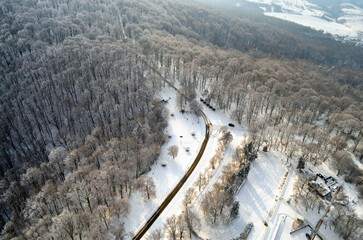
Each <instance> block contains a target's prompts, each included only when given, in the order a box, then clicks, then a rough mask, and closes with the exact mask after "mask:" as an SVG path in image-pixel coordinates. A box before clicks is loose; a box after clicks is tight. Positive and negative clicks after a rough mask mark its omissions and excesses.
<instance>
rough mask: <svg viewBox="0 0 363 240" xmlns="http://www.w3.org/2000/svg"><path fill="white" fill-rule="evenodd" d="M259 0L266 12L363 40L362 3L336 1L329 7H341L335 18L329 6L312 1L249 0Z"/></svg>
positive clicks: (266, 13) (258, 3) (332, 32)
mask: <svg viewBox="0 0 363 240" xmlns="http://www.w3.org/2000/svg"><path fill="white" fill-rule="evenodd" d="M246 1H248V2H253V3H256V4H257V5H258V6H260V9H262V10H263V12H264V14H265V15H267V16H271V17H276V18H280V19H283V20H286V21H290V22H294V23H297V24H300V25H303V26H307V27H311V28H313V29H315V30H322V31H324V32H325V33H330V34H332V35H337V36H340V37H344V38H346V39H351V40H354V39H355V40H358V41H360V42H363V39H362V35H363V9H362V8H361V7H362V6H359V3H358V2H357V3H355V5H354V4H351V3H342V4H340V5H338V4H339V3H336V2H332V3H331V4H330V6H329V7H328V8H329V9H330V8H332V6H333V5H334V8H339V9H340V13H339V16H338V17H336V18H334V17H333V14H331V13H330V12H329V11H330V10H328V9H327V8H325V11H323V10H322V9H323V8H322V7H321V6H319V5H317V4H314V1H309V0H246Z"/></svg>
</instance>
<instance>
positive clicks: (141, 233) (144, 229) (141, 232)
mask: <svg viewBox="0 0 363 240" xmlns="http://www.w3.org/2000/svg"><path fill="white" fill-rule="evenodd" d="M149 67H150V68H151V69H152V70H154V71H155V72H156V73H157V74H158V75H159V76H160V77H161V78H162V79H163V80H164V81H165V82H166V83H167V84H168V85H169V86H170V87H171V88H173V89H174V90H175V91H177V92H179V93H180V91H179V89H177V88H176V87H174V86H173V85H172V84H171V83H170V82H169V81H168V80H166V79H165V78H164V77H163V76H162V75H161V74H160V72H159V71H157V70H156V69H154V68H153V67H151V66H149ZM188 100H189V99H188ZM200 113H201V115H202V117H203V120H204V122H205V130H206V131H205V136H204V141H203V143H202V146H201V148H200V150H199V153H198V155H197V157H196V158H195V160H194V162H193V164H192V165H191V167H190V168H189V169H188V171H187V172H186V174H185V175H184V177H183V178H182V179H181V180H180V182H179V183H178V184H177V185H176V186H175V188H174V189H173V190H172V191H171V192H170V193H169V195H168V196H167V197H166V198H165V200H164V201H163V202H162V204H161V205H160V207H159V208H158V209H157V210H156V211H155V212H154V214H153V215H152V216H151V217H150V219H149V220H148V221H147V222H146V224H145V225H144V226H143V227H142V228H141V229H140V230H139V232H138V233H137V234H136V235H135V237H134V238H133V239H134V240H139V239H141V238H142V237H143V236H144V234H145V233H146V232H147V231H148V230H149V228H150V227H151V225H152V224H153V223H154V222H155V221H156V219H157V218H158V217H159V216H160V214H161V213H162V212H163V210H164V209H165V208H166V207H167V206H168V204H169V203H170V202H171V200H172V199H173V198H174V196H175V195H176V194H177V193H178V192H179V190H180V189H181V188H182V187H183V185H184V183H185V182H186V181H187V179H188V178H189V176H190V175H191V174H192V173H193V171H194V169H195V167H196V166H197V165H198V163H199V161H200V159H201V158H202V156H203V153H204V151H205V148H206V146H207V143H208V141H209V137H210V127H211V126H212V123H211V122H210V121H209V119H208V118H207V116H206V115H205V114H204V112H203V111H202V110H201V109H200Z"/></svg>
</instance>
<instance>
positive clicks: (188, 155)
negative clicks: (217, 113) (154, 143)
mask: <svg viewBox="0 0 363 240" xmlns="http://www.w3.org/2000/svg"><path fill="white" fill-rule="evenodd" d="M160 97H161V98H162V99H165V100H167V99H169V98H170V99H169V101H168V103H166V107H167V108H168V109H169V112H170V115H171V114H174V116H169V124H168V127H167V128H166V130H165V133H166V134H167V135H169V136H171V138H170V139H169V140H168V142H167V143H166V144H165V145H164V146H163V148H162V151H161V154H160V156H159V159H158V161H157V163H156V164H155V165H153V166H152V169H151V171H150V172H148V173H147V174H146V175H147V176H150V177H152V178H153V180H154V182H155V186H156V198H155V199H153V200H149V201H145V200H144V199H143V198H142V196H141V194H140V193H139V192H138V191H137V192H135V193H134V194H133V195H132V196H131V198H130V203H131V206H132V210H131V213H130V214H129V215H128V218H127V219H126V221H125V222H126V223H125V230H126V232H131V233H136V232H137V231H138V230H139V229H140V228H141V227H142V226H143V225H144V224H145V222H146V221H147V220H148V219H149V218H150V216H151V215H152V214H153V213H154V211H155V210H156V209H157V208H158V207H159V206H160V205H161V203H162V202H163V201H164V199H165V198H166V196H167V195H168V194H169V192H170V191H171V190H172V189H173V188H174V187H175V185H176V184H177V183H178V182H179V181H180V179H181V178H182V177H183V176H184V174H185V172H186V171H187V170H188V169H189V167H190V165H191V164H192V163H193V161H194V159H195V157H196V156H197V155H198V152H199V150H200V147H201V144H202V142H203V140H204V135H205V125H204V121H203V119H202V118H201V117H196V116H195V115H193V114H189V113H184V114H181V113H180V112H179V111H178V109H177V107H176V102H175V100H176V93H175V92H174V91H172V90H170V89H169V88H165V89H164V90H163V91H162V92H161V93H160ZM192 133H194V134H195V136H192ZM172 145H176V146H178V148H179V151H178V155H177V157H176V158H175V159H173V158H172V157H171V156H169V155H168V148H169V147H170V146H172ZM187 147H188V148H189V152H186V151H185V149H186V148H187ZM163 162H166V163H167V166H166V167H162V166H161V163H163Z"/></svg>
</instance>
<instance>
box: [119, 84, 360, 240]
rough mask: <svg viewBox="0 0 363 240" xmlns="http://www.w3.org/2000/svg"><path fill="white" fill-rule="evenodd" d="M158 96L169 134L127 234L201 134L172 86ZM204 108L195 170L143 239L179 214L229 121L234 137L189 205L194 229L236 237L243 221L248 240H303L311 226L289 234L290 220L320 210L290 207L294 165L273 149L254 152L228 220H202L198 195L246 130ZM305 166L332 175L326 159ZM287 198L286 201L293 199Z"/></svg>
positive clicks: (191, 155)
mask: <svg viewBox="0 0 363 240" xmlns="http://www.w3.org/2000/svg"><path fill="white" fill-rule="evenodd" d="M160 97H161V98H162V99H170V100H169V102H168V103H167V104H166V106H167V107H168V109H169V111H170V114H174V116H171V117H170V119H169V126H168V127H167V129H166V134H168V135H170V136H171V138H170V139H169V142H168V143H167V144H166V145H165V146H163V149H162V152H161V155H160V157H159V160H158V162H157V164H156V165H154V166H153V167H152V170H151V171H150V172H149V173H148V174H147V175H148V176H151V177H153V179H154V181H155V185H156V198H155V199H153V200H152V201H145V200H143V198H142V197H141V194H140V193H138V192H136V193H134V194H133V195H132V197H131V199H130V202H131V205H132V211H131V213H130V215H129V217H128V219H127V221H126V224H125V228H126V231H127V232H131V233H136V232H137V231H138V230H139V229H140V228H141V227H142V226H143V225H144V224H145V222H146V221H147V220H148V219H149V217H150V216H151V215H152V214H153V212H154V211H155V210H156V209H157V208H158V207H159V206H160V204H161V203H162V201H163V200H164V199H165V198H166V196H167V195H168V193H169V192H170V191H171V190H172V189H173V188H174V187H175V185H176V184H177V183H178V182H179V181H180V179H181V178H182V177H183V175H184V174H185V172H186V171H187V169H188V168H189V167H190V165H191V164H192V162H193V161H194V159H195V157H196V156H197V154H198V152H199V149H200V147H201V144H202V141H203V139H204V135H205V126H204V121H203V119H202V118H197V117H195V116H193V115H192V114H188V113H185V114H181V113H179V111H178V110H177V107H176V102H175V100H176V93H175V92H174V91H173V90H170V89H168V88H165V89H164V90H163V91H162V93H160ZM203 108H204V109H203V111H204V112H205V114H206V116H207V117H208V119H209V120H210V121H211V123H212V125H213V126H212V127H211V136H210V139H209V142H208V144H207V147H206V150H205V152H204V154H203V156H202V158H201V160H200V162H199V164H198V165H197V167H196V168H195V170H194V172H193V173H192V174H191V176H190V177H189V178H188V180H187V181H186V182H185V184H184V185H183V187H182V188H181V189H180V191H179V192H178V193H177V195H176V196H175V197H174V198H173V200H172V201H171V202H170V203H169V205H168V206H167V207H166V208H165V210H164V211H163V212H162V214H161V215H160V216H159V218H158V219H157V220H156V221H155V222H154V223H153V225H152V226H151V228H150V229H149V231H148V232H147V233H146V234H145V235H144V238H143V239H147V237H148V236H150V233H151V232H153V231H154V230H156V229H162V228H163V227H164V225H163V223H165V221H166V219H167V218H169V217H171V216H172V215H179V214H181V213H182V202H183V199H184V195H185V192H186V190H187V189H189V188H190V187H192V186H193V185H194V183H195V181H196V180H197V178H198V175H199V173H203V172H204V171H205V170H206V169H207V168H208V167H209V164H210V163H209V162H210V159H211V158H212V157H213V156H214V154H215V152H216V150H217V149H218V145H219V142H218V140H219V138H220V137H221V131H220V129H221V127H224V126H228V123H230V122H232V123H234V124H235V126H236V127H228V130H229V131H231V133H232V135H233V141H232V142H231V143H229V144H228V145H227V147H226V148H225V152H224V157H223V160H222V161H221V162H220V164H219V165H218V166H217V167H216V169H215V170H214V171H213V175H212V176H211V178H210V179H209V182H208V185H207V186H206V187H205V188H204V189H203V190H202V191H201V193H199V195H198V196H197V198H196V200H195V201H194V202H193V204H192V207H193V209H194V210H196V212H197V213H199V215H200V217H201V219H202V227H201V230H200V231H199V232H198V234H199V235H200V236H201V237H203V238H204V239H213V240H214V239H227V240H228V239H232V238H235V237H238V236H239V234H240V233H241V232H242V231H243V229H244V228H245V226H246V224H247V223H249V222H252V223H253V224H254V227H253V229H252V231H251V233H250V236H249V238H248V239H263V240H270V239H284V240H285V239H286V240H305V239H306V237H305V234H306V233H309V230H310V229H309V228H308V227H306V228H305V229H303V230H300V231H298V232H295V233H293V234H290V231H291V227H292V224H293V221H294V220H295V219H296V218H297V217H298V218H300V219H304V221H305V222H306V223H308V224H310V225H311V226H314V225H315V224H316V223H317V221H318V220H319V219H320V217H321V216H322V214H323V211H322V212H320V214H318V213H317V211H308V212H306V211H305V209H304V207H302V206H295V205H293V206H291V205H290V203H288V202H290V201H289V199H291V195H292V194H293V184H294V182H295V178H296V172H295V171H296V170H295V169H294V166H292V167H291V165H290V163H289V162H286V156H285V155H284V154H283V153H281V152H278V151H271V152H268V153H265V152H262V151H260V152H259V153H258V158H257V159H256V161H255V162H253V164H252V165H251V170H250V172H249V175H248V177H247V180H246V182H245V183H244V185H243V187H242V188H241V190H240V192H239V193H238V194H237V195H236V196H235V198H236V200H238V201H239V202H240V214H239V216H238V217H237V218H236V219H235V220H233V222H232V223H231V224H229V225H215V224H211V223H209V222H206V221H205V220H204V218H203V216H202V214H203V213H202V211H201V207H200V204H201V201H202V199H203V195H204V194H206V193H207V192H208V191H209V190H211V188H212V186H213V184H214V183H215V182H217V181H219V177H220V176H221V174H222V171H223V167H224V166H225V165H226V164H228V163H229V162H231V161H232V156H233V153H234V152H235V150H236V148H237V146H238V145H239V144H240V143H241V141H242V140H243V139H244V138H246V137H247V130H246V129H245V128H244V127H243V126H240V125H238V124H237V123H235V122H233V121H232V120H230V118H229V117H228V116H227V114H226V113H225V112H223V111H221V110H218V109H217V110H216V111H212V110H210V109H209V108H207V107H205V106H203ZM192 133H195V136H192ZM180 136H182V137H180ZM171 145H177V146H178V147H179V153H178V156H177V157H176V158H175V160H174V159H172V158H171V157H170V156H169V155H168V154H167V152H168V148H169V147H170V146H171ZM186 147H189V148H190V151H189V152H186V151H185V148H186ZM162 162H167V163H168V164H167V167H162V166H161V163H162ZM306 169H307V170H308V171H311V172H315V173H316V172H320V173H322V174H323V175H326V176H328V175H330V176H334V177H336V176H335V174H334V172H333V171H331V170H330V169H329V168H328V167H327V165H325V164H323V165H322V166H318V167H315V166H312V165H311V164H310V163H308V165H307V167H306ZM339 182H341V183H342V182H343V181H342V180H341V179H339ZM344 188H345V189H346V191H347V194H348V195H350V196H351V198H352V200H353V201H356V202H357V205H362V201H361V200H359V199H358V196H357V194H356V191H355V190H354V189H353V187H351V186H350V185H349V184H345V185H344ZM292 202H293V201H291V204H293V203H292ZM358 209H359V208H358ZM362 209H363V208H362ZM265 223H267V224H268V227H266V225H265ZM319 234H321V235H322V236H323V237H325V239H331V240H339V237H338V236H337V235H336V234H335V233H334V232H333V231H332V230H330V229H329V228H327V229H325V228H324V227H322V228H321V229H320V231H319ZM316 239H318V238H316Z"/></svg>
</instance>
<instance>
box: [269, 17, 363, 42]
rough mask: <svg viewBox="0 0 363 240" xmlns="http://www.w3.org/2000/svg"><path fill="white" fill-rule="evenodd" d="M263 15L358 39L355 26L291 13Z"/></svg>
mask: <svg viewBox="0 0 363 240" xmlns="http://www.w3.org/2000/svg"><path fill="white" fill-rule="evenodd" d="M265 15H267V16H270V17H276V18H280V19H283V20H286V21H290V22H294V23H297V24H300V25H303V26H306V27H311V28H313V29H315V30H323V31H324V32H327V33H330V34H333V35H339V36H350V37H358V33H357V29H356V25H354V29H352V28H351V27H349V26H346V25H344V24H342V23H338V22H335V21H327V20H324V19H322V18H320V17H316V16H310V15H299V14H292V13H280V12H266V13H265ZM361 23H362V22H361ZM360 31H363V27H362V29H360Z"/></svg>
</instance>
